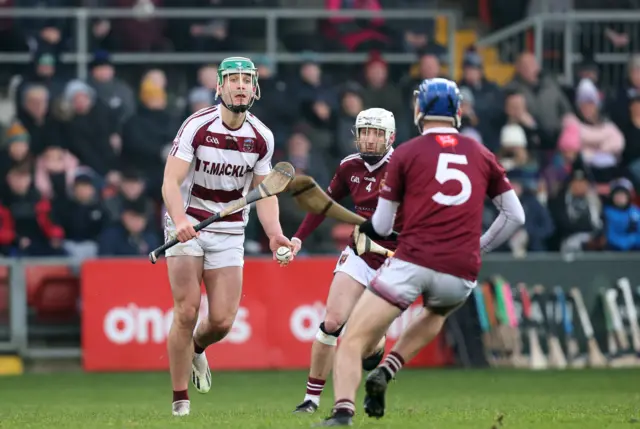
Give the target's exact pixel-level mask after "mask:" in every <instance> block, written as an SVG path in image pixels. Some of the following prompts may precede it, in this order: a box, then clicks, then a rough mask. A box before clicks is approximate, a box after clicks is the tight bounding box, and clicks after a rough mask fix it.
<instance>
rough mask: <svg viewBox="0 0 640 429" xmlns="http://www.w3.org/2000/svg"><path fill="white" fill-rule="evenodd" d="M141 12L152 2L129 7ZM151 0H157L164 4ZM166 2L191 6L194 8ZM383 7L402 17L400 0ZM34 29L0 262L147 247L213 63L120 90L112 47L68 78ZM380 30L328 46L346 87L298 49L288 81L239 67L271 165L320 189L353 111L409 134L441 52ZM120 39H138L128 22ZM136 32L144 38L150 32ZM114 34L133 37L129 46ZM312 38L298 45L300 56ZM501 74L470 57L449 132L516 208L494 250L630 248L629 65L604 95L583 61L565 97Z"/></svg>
mask: <svg viewBox="0 0 640 429" xmlns="http://www.w3.org/2000/svg"><path fill="white" fill-rule="evenodd" d="M149 2H151V3H153V4H156V3H158V2H157V1H156V0H153V1H151V0H149V1H147V2H145V1H141V3H145V4H146V3H149ZM281 2H282V1H281ZM14 3H21V1H20V0H15V2H14ZM25 3H28V2H27V1H25ZM48 3H65V2H64V1H59V2H48ZM97 3H103V2H100V1H98V2H97ZM117 3H122V4H123V5H124V4H125V3H130V2H128V1H126V0H122V1H119V2H117ZM164 3H165V6H170V5H169V3H171V2H169V1H167V0H165V2H164ZM179 3H180V5H181V6H188V5H187V3H189V6H198V5H200V3H201V2H200V1H196V0H192V1H187V0H184V1H181V2H179ZM205 3H207V4H209V3H210V4H211V5H216V6H218V5H220V4H225V3H226V2H225V0H212V1H210V2H209V1H207V2H205ZM241 3H242V4H244V3H247V4H252V5H255V3H265V4H266V3H269V2H268V1H266V0H265V1H247V2H241V1H239V0H234V7H236V6H237V5H240V4H241ZM294 3H295V2H294ZM322 3H323V4H325V2H324V1H322ZM334 3H335V5H338V7H342V6H344V4H346V3H350V2H340V1H336V2H333V1H327V2H326V4H334ZM373 3H375V4H383V3H384V1H382V0H380V2H378V1H374V2H373ZM373 3H372V4H373ZM393 3H395V4H400V3H402V6H405V7H406V6H411V3H415V2H413V1H411V0H405V1H398V0H394V2H393ZM405 3H406V5H405ZM200 6H202V5H200ZM225 22H226V21H225ZM40 24H41V25H40V27H37V28H36V27H34V28H35V29H34V31H33V32H32V33H30V35H29V37H27V38H25V39H24V40H23V41H24V42H25V44H26V45H30V46H34V47H33V48H32V54H33V64H32V66H33V67H32V69H31V70H30V71H28V72H25V73H22V76H21V79H20V83H19V85H18V86H17V88H16V91H15V100H14V102H15V111H16V114H15V117H13V118H12V119H11V120H10V121H9V122H8V123H6V124H3V126H2V128H3V129H2V139H1V146H0V152H1V153H0V177H1V178H2V180H3V182H4V183H3V186H2V187H0V254H3V255H9V256H43V255H68V256H71V257H75V258H80V259H81V258H87V257H93V256H96V255H115V256H125V255H144V254H147V253H148V252H149V250H150V249H152V248H153V247H155V246H156V245H158V244H159V243H160V242H161V241H162V227H161V226H162V210H163V209H162V201H161V198H160V186H161V182H162V172H163V167H164V161H165V159H166V156H167V153H168V149H169V148H170V146H171V143H172V140H173V138H174V136H175V133H176V131H177V129H178V127H179V126H180V123H181V122H182V121H183V120H184V119H185V118H186V117H187V116H188V115H189V114H190V113H191V112H194V111H197V110H199V109H200V108H202V107H204V106H208V105H211V104H214V103H216V100H215V97H214V94H215V86H216V79H217V76H216V65H215V64H204V65H202V66H201V67H199V68H198V69H197V71H195V73H194V76H193V79H192V80H193V81H195V82H196V83H195V85H194V86H193V87H192V88H191V89H190V90H189V91H187V92H185V93H176V92H175V91H173V90H172V88H173V85H172V84H171V83H170V82H169V79H168V78H167V75H166V74H165V71H163V70H162V69H161V68H150V69H148V70H145V72H144V74H143V75H142V77H141V79H140V80H139V82H130V81H127V80H126V79H122V78H121V77H119V69H118V68H117V67H115V66H114V65H113V64H112V62H111V60H110V56H109V54H108V53H107V51H105V49H107V48H108V49H122V46H121V45H117V43H118V42H116V41H114V40H110V41H109V40H107V39H108V38H106V36H105V38H103V39H105V40H102V41H95V40H94V42H95V46H94V47H95V48H96V50H95V55H94V58H93V61H92V62H91V64H90V75H89V78H88V79H87V80H86V81H81V80H78V79H74V78H67V77H66V76H65V74H64V73H62V72H61V71H60V70H59V67H58V55H59V49H55V46H56V45H57V44H59V43H64V40H68V39H65V37H66V36H65V34H67V33H66V32H65V30H64V27H55V25H62V24H60V23H56V22H54V21H50V22H46V23H44V24H43V23H40ZM334 24H336V26H337V27H336V28H338V27H339V28H340V29H341V30H340V32H339V34H341V35H345V34H347V33H346V32H347V30H348V29H349V28H351V29H359V31H364V30H363V27H362V23H360V22H359V21H358V22H355V21H353V22H350V23H344V22H340V23H334ZM47 25H52V26H53V27H47ZM111 25H112V24H111V23H110V22H108V21H100V22H97V23H96V24H95V26H93V33H94V36H96V37H97V36H98V35H99V34H102V33H104V34H105V35H107V34H111V33H110V31H111V30H110V28H111ZM189 25H190V26H189V27H187V28H186V29H182V30H184V31H185V32H186V33H185V34H186V35H187V36H188V37H187V36H185V40H186V39H189V40H190V41H189V42H186V41H184V40H183V42H184V43H193V42H194V40H196V39H198V38H199V37H200V38H201V39H202V40H201V42H202V43H204V44H203V45H202V46H200V47H199V48H196V50H217V51H227V50H228V51H233V50H234V49H240V48H243V49H244V48H245V45H243V46H241V47H239V46H238V45H235V44H234V45H224V43H222V41H221V40H222V39H225V40H227V39H229V40H231V39H234V38H231V36H228V37H221V36H222V35H223V34H224V35H230V34H233V32H232V31H231V28H230V26H229V25H228V22H227V23H226V24H224V22H223V23H220V22H217V21H216V22H206V23H193V24H189ZM367 25H369V24H367ZM371 25H372V24H371ZM101 26H102V27H101ZM248 27H251V26H248ZM248 27H246V26H245V27H244V28H245V29H246V28H248ZM3 28H4V29H5V30H6V28H7V27H6V26H5V27H3ZM29 28H31V27H29ZM96 28H97V29H98V30H100V28H102V30H100V31H98V30H96ZM381 28H382V27H379V28H378V30H380V33H379V34H378V36H384V37H378V36H374V35H372V34H373V33H370V34H369V37H367V38H364V39H363V40H364V41H365V42H363V43H362V45H361V44H360V43H356V42H355V41H354V40H356V39H358V38H348V39H349V40H350V42H346V39H344V40H343V48H344V49H346V50H362V49H366V50H367V52H370V55H369V59H368V61H367V62H366V63H365V64H364V65H362V66H360V67H358V69H357V70H356V73H354V74H352V75H351V76H350V79H345V78H344V73H342V74H341V75H340V76H339V77H337V76H336V75H333V74H332V73H329V72H327V69H326V68H325V67H324V66H323V65H322V64H320V63H318V62H317V61H316V57H315V56H314V55H313V53H311V52H306V53H303V54H301V55H304V61H303V63H302V64H301V65H300V66H299V68H297V70H296V71H295V73H292V74H285V73H275V72H274V68H273V64H271V63H270V62H269V61H268V59H267V58H254V60H255V62H256V64H257V65H258V67H259V74H260V86H261V91H262V99H261V100H260V101H258V102H256V104H255V105H254V106H253V108H252V111H253V113H254V114H255V115H257V116H258V117H259V118H260V119H261V120H262V121H263V122H265V123H266V124H267V126H269V127H270V128H271V129H272V131H273V132H274V135H275V139H276V142H275V143H276V148H275V154H274V160H275V161H278V160H287V161H289V162H291V163H292V164H293V165H294V166H295V168H296V170H297V172H298V173H304V174H309V175H311V176H313V177H315V178H316V180H317V181H318V182H319V183H320V184H322V185H327V184H328V182H329V180H330V179H331V176H332V174H333V171H334V169H335V167H336V166H337V165H338V163H339V160H340V159H342V158H343V157H344V156H346V155H348V154H351V153H353V152H354V150H355V146H354V143H353V135H352V133H351V127H352V125H353V123H354V120H355V117H356V115H357V114H358V112H359V111H360V110H362V109H365V108H368V107H383V108H385V109H388V110H391V111H392V112H394V114H395V116H396V120H397V134H398V135H397V139H396V141H397V142H398V144H401V142H403V141H406V140H407V139H409V138H411V137H413V136H415V135H416V133H417V130H416V128H415V127H414V125H413V123H412V120H413V118H412V108H411V95H412V91H413V89H414V88H415V87H416V86H417V84H418V82H420V81H421V80H422V79H427V78H434V77H438V76H441V75H442V74H443V69H442V65H441V61H442V59H443V53H444V50H442V49H441V47H438V46H437V45H434V44H433V43H432V42H431V39H430V38H429V36H428V34H431V33H430V31H431V30H430V29H425V28H422V27H421V28H416V27H410V26H406V27H403V28H404V30H405V31H395V32H393V31H392V32H388V31H387V30H388V29H385V31H382V30H381ZM365 29H366V30H367V31H369V30H371V31H374V30H375V29H372V28H368V29H367V28H365ZM107 30H109V31H107ZM2 31H3V30H2V29H0V32H2ZM56 31H57V35H56V34H54V33H56ZM130 31H132V32H138V31H141V30H140V28H137V27H136V26H133V27H132V28H131V29H130ZM158 31H159V33H158V34H162V35H166V34H167V33H166V32H165V31H164V30H162V29H161V30H158ZM173 31H177V30H175V29H173ZM354 31H355V30H354ZM148 32H149V37H151V35H152V34H155V33H153V32H152V31H150V30H148ZM421 32H422V33H424V34H422V33H421ZM7 34H8V33H7ZM12 34H14V33H12ZM117 34H120V33H119V32H118V33H117ZM399 34H400V35H401V37H399V38H396V39H394V40H395V41H396V42H398V41H400V42H402V43H400V44H397V43H395V44H394V43H391V39H392V38H390V35H395V36H398V35H399ZM205 35H206V41H205V40H204V38H205ZM14 36H15V34H14ZM245 36H247V37H248V36H250V34H248V35H247V34H245ZM423 36H424V37H423ZM25 37H26V36H25ZM123 37H124V39H125V40H128V41H132V40H135V41H136V42H137V43H138V42H139V43H142V39H141V38H139V37H138V36H133V35H129V36H123ZM163 37H165V36H163ZM384 38H386V39H387V40H386V41H385V40H383V39H384ZM317 39H318V37H317V36H316V37H311V35H309V37H308V38H307V39H306V40H307V42H308V46H313V43H312V42H311V40H316V41H317ZM20 40H22V39H20ZM167 40H169V42H170V43H169V42H167V43H168V45H175V46H179V44H178V43H177V42H176V40H180V39H176V38H175V37H174V38H173V39H167ZM234 40H236V39H234ZM300 40H304V39H302V38H298V39H297V41H298V42H300ZM323 40H325V38H323ZM376 41H377V42H376ZM236 42H237V40H236ZM307 42H305V43H307ZM369 42H371V43H369ZM374 42H375V43H374ZM127 43H129V42H127ZM238 43H239V42H238ZM114 44H115V45H114ZM223 45H224V46H223ZM114 46H115V47H114ZM157 46H159V45H156V44H149V45H145V46H142V47H138V48H136V49H139V50H142V51H144V50H154V49H156V48H157ZM390 46H393V48H390ZM299 47H302V46H299ZM129 48H132V46H129ZM165 48H166V49H169V48H167V47H166V46H165ZM165 48H162V49H165ZM294 48H295V47H294ZM294 48H292V49H294ZM372 48H373V49H375V50H371V49H372ZM157 49H160V48H157ZM318 49H321V48H318ZM388 49H416V50H417V51H418V52H419V54H418V61H417V63H416V64H414V65H413V66H412V67H411V68H410V69H407V70H401V71H402V72H404V73H401V74H400V75H398V76H397V73H396V70H393V69H392V68H391V67H390V66H389V64H387V63H386V62H385V60H384V59H383V57H382V56H381V55H380V53H379V52H381V51H385V50H388ZM134 50H135V49H134ZM515 66H516V74H515V76H514V78H513V81H512V82H510V83H509V84H507V85H505V86H504V87H500V86H498V85H497V84H495V83H493V82H491V81H489V80H487V79H486V77H485V75H484V71H483V67H484V65H483V63H482V58H481V57H480V55H478V53H477V52H476V51H475V50H474V49H469V50H468V51H467V52H466V53H465V56H464V61H463V73H462V79H461V80H460V82H459V86H460V88H461V92H462V95H463V99H464V102H463V105H462V114H463V119H462V126H461V132H462V133H464V134H467V135H471V136H474V137H475V138H476V139H477V140H478V141H480V142H481V143H482V144H484V145H485V146H487V147H488V148H489V149H490V150H491V151H493V152H494V153H495V154H496V155H497V157H498V159H499V160H500V162H501V163H502V165H503V166H504V168H505V169H506V170H507V171H508V175H509V178H510V180H511V182H512V183H513V185H514V188H515V189H516V191H517V193H518V195H519V196H520V198H521V200H522V203H523V205H524V206H525V211H526V213H527V223H526V225H525V226H524V227H523V229H522V230H521V231H520V232H519V233H517V234H516V235H515V236H514V237H513V238H512V239H511V240H510V241H509V242H508V243H507V244H505V245H504V246H503V248H502V249H500V250H502V251H508V252H512V253H514V254H516V255H524V254H525V253H526V252H535V251H556V250H562V251H567V252H575V251H597V250H619V251H629V250H639V249H640V228H638V222H639V221H640V208H638V205H637V204H638V203H637V199H636V192H635V189H638V188H639V186H640V56H633V57H632V58H631V60H630V62H629V64H628V74H627V79H625V80H624V81H622V82H618V83H617V86H614V87H603V86H602V85H601V83H600V81H599V76H598V65H597V64H594V63H592V62H586V63H584V64H582V65H581V66H580V68H579V70H578V76H577V79H576V85H575V86H573V87H563V86H561V85H560V84H559V83H558V81H557V80H556V79H555V78H554V76H551V75H548V74H546V73H545V72H544V71H543V70H541V67H540V65H539V64H538V62H537V60H536V58H535V56H534V55H532V54H530V53H526V52H525V53H522V54H521V55H520V56H519V58H518V60H517V62H516V64H515ZM636 139H638V140H636ZM280 201H281V207H282V208H281V212H282V213H281V222H282V224H283V228H284V229H285V234H287V235H289V236H290V235H292V234H293V233H294V232H295V230H296V228H297V226H298V225H299V223H300V222H301V220H302V218H303V217H304V213H302V212H301V211H299V210H296V209H295V207H294V205H293V202H292V201H291V200H290V199H289V198H287V197H286V196H282V197H281V199H280ZM346 204H347V205H348V202H347V203H346ZM485 212H486V213H485V215H486V216H485V222H484V224H485V225H484V227H485V228H486V227H488V225H489V224H490V223H491V221H492V220H493V219H494V217H495V214H496V213H495V208H494V207H493V205H492V204H491V203H490V202H488V204H487V205H486V207H485ZM349 234H350V228H348V227H346V226H344V225H339V224H336V223H334V222H330V221H328V220H327V221H325V222H324V223H323V225H322V226H321V227H320V228H319V230H318V231H317V232H316V233H315V234H313V235H312V236H311V237H310V238H309V239H308V241H307V242H306V243H305V246H304V249H305V251H306V252H309V253H327V252H335V251H337V250H338V249H341V248H342V247H343V246H344V243H345V242H346V240H348V236H349ZM265 244H266V243H265V240H264V234H263V233H262V231H261V230H260V226H259V224H258V222H257V221H256V219H255V216H253V217H252V221H251V222H250V224H249V227H248V229H247V246H246V251H247V253H248V254H259V253H263V252H264V251H265V249H266V246H265Z"/></svg>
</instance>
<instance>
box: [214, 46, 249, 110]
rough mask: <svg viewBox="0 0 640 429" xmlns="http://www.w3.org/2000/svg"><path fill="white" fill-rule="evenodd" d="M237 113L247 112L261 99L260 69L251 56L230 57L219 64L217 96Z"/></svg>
mask: <svg viewBox="0 0 640 429" xmlns="http://www.w3.org/2000/svg"><path fill="white" fill-rule="evenodd" d="M218 97H220V99H221V101H222V104H223V105H224V106H225V107H226V108H227V109H229V110H231V111H232V112H235V113H242V112H246V111H247V110H249V109H250V108H251V106H252V105H253V102H254V101H256V100H259V99H260V85H259V84H258V69H257V68H256V66H255V65H254V64H253V61H251V60H250V59H249V58H245V57H229V58H225V59H224V60H222V62H221V63H220V65H219V66H218V87H217V90H216V98H218Z"/></svg>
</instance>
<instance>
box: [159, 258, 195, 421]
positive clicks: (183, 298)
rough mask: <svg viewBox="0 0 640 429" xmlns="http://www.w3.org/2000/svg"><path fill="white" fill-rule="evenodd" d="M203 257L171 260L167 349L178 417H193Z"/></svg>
mask: <svg viewBox="0 0 640 429" xmlns="http://www.w3.org/2000/svg"><path fill="white" fill-rule="evenodd" d="M202 261H203V258H202V257H195V256H172V257H169V258H167V269H168V271H169V282H170V283H171V293H172V294H173V322H172V323H171V329H170V330H169V337H168V339H167V348H168V352H169V370H170V373H171V385H172V387H173V405H172V408H173V410H172V412H173V415H175V416H185V415H188V414H189V408H190V403H189V395H188V387H189V367H190V366H191V359H192V357H193V345H192V343H193V341H192V339H191V338H192V334H193V329H194V328H195V326H196V323H197V321H198V310H199V307H200V283H201V274H202V265H203V262H202Z"/></svg>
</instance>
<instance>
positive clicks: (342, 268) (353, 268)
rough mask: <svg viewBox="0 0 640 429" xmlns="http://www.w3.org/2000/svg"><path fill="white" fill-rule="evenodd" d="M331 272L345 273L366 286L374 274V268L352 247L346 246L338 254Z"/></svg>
mask: <svg viewBox="0 0 640 429" xmlns="http://www.w3.org/2000/svg"><path fill="white" fill-rule="evenodd" d="M333 273H334V274H335V273H345V274H347V275H348V276H349V277H351V278H352V279H354V280H355V281H357V282H358V283H360V284H361V285H363V286H367V285H368V284H369V282H370V281H371V280H373V277H374V276H375V274H376V270H374V269H373V268H371V267H370V266H368V265H367V263H366V262H365V261H364V259H362V258H361V257H360V256H358V255H356V253H355V252H354V251H353V249H352V248H351V247H349V246H347V247H346V248H345V249H344V250H343V251H342V254H341V255H340V259H338V263H337V264H336V268H335V270H333Z"/></svg>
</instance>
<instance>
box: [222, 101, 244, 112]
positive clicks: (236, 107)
mask: <svg viewBox="0 0 640 429" xmlns="http://www.w3.org/2000/svg"><path fill="white" fill-rule="evenodd" d="M220 103H222V105H223V106H224V107H226V108H227V109H229V110H231V111H232V112H233V113H244V112H246V111H247V110H249V105H248V104H238V105H235V104H232V105H228V104H227V103H226V102H225V101H224V97H220Z"/></svg>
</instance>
